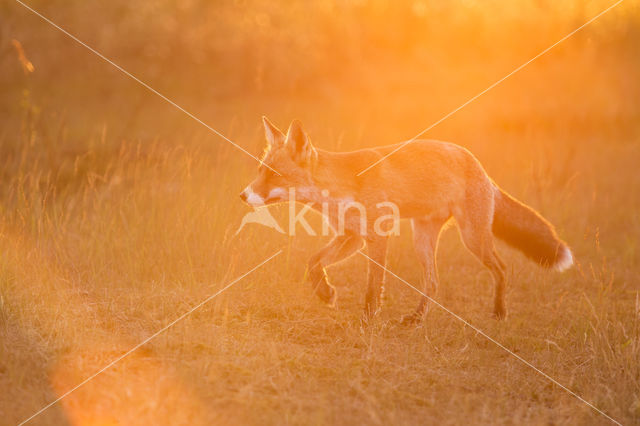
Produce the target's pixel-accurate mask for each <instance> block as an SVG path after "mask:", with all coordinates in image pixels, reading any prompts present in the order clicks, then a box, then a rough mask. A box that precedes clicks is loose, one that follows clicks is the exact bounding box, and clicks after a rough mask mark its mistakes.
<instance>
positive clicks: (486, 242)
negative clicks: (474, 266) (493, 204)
mask: <svg viewBox="0 0 640 426" xmlns="http://www.w3.org/2000/svg"><path fill="white" fill-rule="evenodd" d="M456 221H457V222H458V226H459V228H460V235H461V236H462V241H463V242H464V245H465V246H466V247H467V249H469V251H470V252H471V253H473V254H474V255H475V256H476V257H477V258H478V259H479V260H480V262H482V264H483V265H484V266H485V267H486V268H487V269H489V271H490V272H491V275H492V276H493V280H494V282H495V294H494V306H493V313H494V315H495V316H496V318H497V319H504V318H506V316H507V309H506V303H505V290H506V285H507V281H506V273H505V272H506V267H505V264H504V262H503V261H502V259H500V257H499V256H498V252H497V251H496V248H495V246H494V240H493V232H492V230H491V219H490V216H488V215H474V216H473V217H463V218H459V217H456Z"/></svg>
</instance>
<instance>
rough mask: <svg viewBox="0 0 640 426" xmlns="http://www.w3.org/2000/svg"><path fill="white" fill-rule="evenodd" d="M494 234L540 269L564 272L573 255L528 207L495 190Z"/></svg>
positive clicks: (569, 265) (500, 190) (571, 262)
mask: <svg viewBox="0 0 640 426" xmlns="http://www.w3.org/2000/svg"><path fill="white" fill-rule="evenodd" d="M494 199H495V210H494V214H493V234H494V235H495V236H496V237H498V238H499V239H501V240H503V241H504V242H506V243H507V244H509V245H510V246H512V247H514V248H516V249H518V250H520V251H521V252H522V253H524V255H525V256H527V257H528V258H529V259H531V260H533V261H534V262H537V263H538V264H540V265H541V266H543V267H547V268H554V269H556V270H558V271H564V270H565V269H568V268H569V267H571V265H573V255H572V254H571V250H570V249H569V246H568V245H567V243H565V242H564V241H562V240H561V239H560V238H559V237H558V234H556V231H555V229H554V227H553V225H551V223H549V222H548V221H547V220H546V219H545V218H543V217H542V216H541V215H540V214H539V213H538V212H536V211H535V210H534V209H532V208H531V207H529V206H527V205H525V204H523V203H521V202H520V201H518V200H516V199H515V198H513V197H512V196H510V195H509V194H507V193H506V192H504V191H503V190H502V189H500V188H498V187H497V186H496V187H495V198H494Z"/></svg>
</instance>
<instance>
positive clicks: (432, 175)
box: [240, 116, 573, 324]
mask: <svg viewBox="0 0 640 426" xmlns="http://www.w3.org/2000/svg"><path fill="white" fill-rule="evenodd" d="M262 122H263V125H264V131H265V138H266V141H267V145H266V148H265V150H264V154H263V156H262V159H261V161H260V164H259V166H258V171H257V176H256V177H255V179H254V180H253V181H252V182H251V183H249V185H247V186H246V188H244V190H243V191H242V192H241V193H240V198H241V199H242V201H244V202H245V203H247V204H249V205H250V206H252V207H258V206H264V205H270V204H275V203H285V202H288V201H292V200H290V198H291V197H290V194H292V190H295V195H296V199H295V201H296V202H302V203H305V204H307V205H309V206H310V207H311V208H313V209H315V210H318V211H321V210H322V211H321V213H322V214H323V216H328V217H326V220H327V221H328V222H329V223H330V224H331V226H332V227H333V228H334V231H335V230H336V229H338V225H339V223H338V221H339V218H338V217H337V216H338V212H339V211H344V209H343V208H341V207H343V204H344V203H345V202H347V203H351V202H357V203H358V204H359V205H361V206H364V212H365V213H367V216H366V221H365V223H364V225H363V224H362V221H357V220H354V217H355V215H358V214H360V213H362V212H352V214H351V216H350V217H349V216H348V215H347V216H348V217H347V218H346V219H344V220H343V223H342V224H341V225H342V226H341V229H340V232H334V234H335V235H334V237H333V239H332V240H331V241H330V242H329V243H328V244H327V245H326V246H325V247H323V248H322V249H320V250H319V251H318V252H317V253H315V254H313V255H312V256H311V257H310V258H309V261H308V263H307V272H306V274H305V280H306V281H307V282H308V284H310V287H311V289H312V290H313V292H314V293H315V294H316V295H317V296H318V297H319V298H320V299H321V300H322V301H323V302H325V303H326V304H327V305H329V306H332V307H333V306H335V303H336V299H337V291H336V288H335V287H334V286H333V285H332V284H331V281H330V280H329V276H328V274H327V268H328V267H329V266H331V265H334V264H336V263H338V262H342V261H344V260H346V259H348V258H349V257H351V256H352V255H354V254H355V253H356V252H358V251H360V250H362V249H364V248H365V247H366V250H367V257H368V274H367V275H368V277H367V291H366V295H365V301H364V319H367V320H368V319H371V318H373V317H374V316H375V315H377V313H378V312H379V310H380V307H381V301H382V295H383V291H384V283H385V271H386V258H387V246H388V240H389V233H385V232H373V230H374V227H375V226H377V225H379V223H378V224H376V223H375V221H376V219H378V218H379V216H380V211H379V209H378V208H377V206H379V205H380V203H383V202H387V203H393V205H395V206H397V210H398V213H399V217H400V219H408V220H410V221H411V227H412V231H413V243H414V246H415V251H416V253H417V255H418V258H419V261H420V264H421V267H422V273H421V288H422V289H423V291H421V294H422V295H421V298H420V301H419V304H418V307H417V308H416V309H415V311H413V312H412V313H410V314H408V315H405V316H404V317H403V318H402V319H401V322H402V323H404V324H412V323H413V324H415V323H420V322H422V321H423V320H424V318H425V316H426V314H427V312H428V310H429V306H430V301H431V300H435V299H434V297H435V296H436V293H437V289H438V286H439V277H438V268H437V265H436V255H437V250H438V240H439V237H440V234H441V232H442V229H443V228H444V227H445V225H447V224H448V223H449V222H454V223H455V224H456V226H457V227H458V230H459V234H460V237H461V239H462V242H463V244H464V246H465V247H466V248H467V249H468V251H470V252H471V253H472V254H473V255H474V256H475V257H476V258H477V259H478V260H479V261H480V263H481V264H482V265H484V266H485V267H486V268H487V269H488V270H489V272H490V273H491V275H492V277H493V281H494V295H493V315H494V317H495V318H496V319H504V318H506V316H507V308H506V301H505V293H506V288H507V277H506V265H505V263H504V262H503V261H502V259H501V258H500V256H499V255H498V252H497V251H496V247H495V244H494V243H495V241H494V238H498V239H500V240H502V241H504V242H506V243H507V244H508V245H510V246H511V247H513V248H515V249H517V250H519V251H521V252H522V253H523V254H524V255H525V256H526V257H528V258H529V259H530V260H532V261H534V262H535V263H537V264H538V265H539V266H541V267H545V268H554V269H556V270H557V271H560V272H561V271H564V270H566V269H568V268H569V267H571V265H572V264H573V255H572V252H571V249H570V248H569V246H568V245H567V243H565V242H564V241H563V240H561V239H560V238H559V236H558V234H557V232H556V230H555V228H554V227H553V225H552V224H551V223H550V222H549V221H547V220H546V219H545V218H544V217H542V215H541V214H540V213H538V212H537V211H536V210H534V209H533V208H531V207H529V206H527V205H526V204H524V203H522V202H520V201H518V200H517V199H515V198H514V197H512V196H511V195H509V194H508V193H507V192H505V191H504V190H503V189H501V188H500V187H499V186H498V185H497V184H496V183H495V182H494V181H493V180H492V179H491V178H490V177H489V175H488V174H487V173H486V171H485V170H484V168H483V167H482V165H481V164H480V162H479V161H478V159H477V158H476V157H475V156H474V155H473V154H472V153H471V152H470V151H469V150H467V149H466V148H464V147H462V146H459V145H456V144H453V143H449V142H442V141H437V140H422V139H420V140H413V141H411V142H410V143H408V144H406V146H403V147H402V149H399V150H397V152H395V150H396V149H397V148H398V146H399V145H400V144H393V145H386V146H380V147H375V148H366V149H360V150H356V151H351V152H332V151H325V150H322V149H319V148H316V147H315V146H314V145H313V144H312V143H311V139H310V138H309V135H308V134H307V133H306V132H305V130H304V129H303V126H302V123H301V122H300V121H299V120H293V121H292V122H291V124H290V125H289V128H288V130H287V133H286V134H284V133H283V132H282V131H281V130H280V129H278V128H277V127H276V126H275V125H274V124H272V123H271V122H270V121H269V120H268V119H267V118H266V117H264V116H263V117H262ZM392 151H393V152H394V153H393V155H390V156H389V157H388V158H385V156H386V155H388V154H389V153H391V152H392ZM383 158H384V161H381V162H380V163H379V164H377V165H376V167H374V168H371V169H370V170H368V171H367V172H366V173H363V174H361V175H357V173H358V172H359V171H360V170H363V169H365V168H366V167H368V166H369V165H371V164H373V163H375V162H378V161H379V160H381V159H383ZM327 206H328V207H327ZM389 226H391V225H390V224H388V226H387V228H388V227H389ZM377 227H378V228H380V226H377ZM376 231H380V229H376Z"/></svg>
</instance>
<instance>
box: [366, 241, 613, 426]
mask: <svg viewBox="0 0 640 426" xmlns="http://www.w3.org/2000/svg"><path fill="white" fill-rule="evenodd" d="M358 253H360V254H361V255H363V256H364V257H366V258H367V259H369V260H370V261H371V262H373V263H375V264H376V265H378V266H379V267H380V268H382V269H383V270H385V271H386V272H388V273H390V274H391V275H393V276H394V277H396V278H397V279H398V280H400V281H401V282H402V283H404V284H406V285H407V286H409V287H411V288H412V289H414V290H415V291H417V292H418V293H420V294H421V295H422V296H424V297H426V298H427V299H429V301H430V302H432V303H433V304H435V305H437V306H438V307H439V308H441V309H442V310H444V311H445V312H447V313H448V314H450V315H452V316H453V317H454V318H456V319H457V320H459V321H461V322H462V323H464V324H465V325H466V326H467V327H469V328H471V329H473V330H474V331H475V332H476V333H478V334H480V335H482V336H483V337H484V338H486V339H487V340H489V341H490V342H493V343H494V344H496V345H497V346H498V347H499V348H500V349H503V350H504V351H506V352H507V353H509V354H510V355H512V356H514V357H515V358H516V359H517V360H518V361H520V362H522V363H523V364H524V365H526V366H527V367H529V368H531V369H533V370H535V371H536V372H537V373H539V374H541V375H542V376H543V377H545V378H546V379H547V380H549V381H550V382H552V383H553V384H555V385H557V386H559V387H560V388H562V389H564V390H565V391H566V392H568V393H569V394H571V395H573V396H574V397H576V398H577V399H578V400H580V401H582V402H584V403H585V404H586V405H588V406H589V407H591V408H593V409H594V410H595V411H597V412H598V413H599V414H601V415H603V416H604V417H606V418H607V419H609V420H611V421H612V422H613V423H615V424H617V425H620V426H622V424H621V423H620V422H618V421H617V420H615V419H613V418H612V417H611V416H609V415H608V414H607V413H605V412H604V411H602V410H600V409H599V408H598V407H596V406H595V405H593V404H592V403H590V402H589V401H587V400H586V399H584V398H583V397H581V396H580V395H578V394H577V393H575V392H574V391H572V390H571V389H569V388H568V387H566V386H564V385H563V384H561V383H560V382H558V381H557V380H556V379H554V378H553V377H551V376H549V375H548V374H547V373H545V372H544V371H542V370H540V369H539V368H537V367H536V366H535V365H533V364H531V363H530V362H529V361H527V360H526V359H524V358H522V357H521V356H520V355H518V354H516V353H515V352H513V351H511V350H510V349H509V348H507V347H506V346H504V345H503V344H502V343H500V342H498V341H497V340H495V339H494V338H493V337H491V336H489V335H488V334H487V333H485V332H484V331H482V330H480V329H479V328H478V327H476V326H474V325H473V324H471V323H469V321H467V320H465V319H464V318H462V317H461V316H459V315H458V314H456V313H454V312H452V311H451V310H449V309H447V308H446V307H444V306H443V305H442V304H440V303H438V302H437V301H436V300H434V299H433V298H431V297H429V296H427V295H426V294H424V293H423V292H422V291H420V290H418V289H417V288H415V287H414V286H413V285H411V284H410V283H409V282H408V281H406V280H405V279H404V278H402V277H400V276H399V275H397V274H395V273H394V272H393V271H391V270H390V269H388V268H387V267H385V266H383V265H381V264H380V263H378V262H376V261H375V260H373V259H372V258H371V257H369V256H368V255H367V254H365V253H364V252H362V250H358Z"/></svg>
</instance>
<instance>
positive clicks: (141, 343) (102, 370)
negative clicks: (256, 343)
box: [20, 249, 282, 425]
mask: <svg viewBox="0 0 640 426" xmlns="http://www.w3.org/2000/svg"><path fill="white" fill-rule="evenodd" d="M280 253H282V249H280V250H278V251H277V252H276V253H274V254H272V255H271V256H270V257H268V258H267V259H265V260H263V261H262V262H260V263H259V264H258V265H256V266H254V267H253V268H251V269H250V270H249V271H247V272H245V273H244V274H242V275H240V276H239V277H238V278H236V279H235V280H233V281H231V282H230V283H229V284H227V285H226V286H224V287H223V288H222V289H221V290H218V291H217V292H216V293H214V294H212V295H211V296H209V297H207V298H206V299H204V300H203V301H202V302H200V303H198V304H197V305H196V306H194V307H193V308H191V309H189V310H188V311H187V312H185V313H184V314H182V315H180V316H179V317H178V318H176V319H175V320H173V321H171V322H170V323H169V324H167V325H166V326H164V327H162V328H161V329H160V330H158V331H156V332H155V333H153V334H152V335H151V336H149V337H147V338H146V339H144V340H143V341H142V342H140V343H138V344H137V345H135V346H134V347H133V348H131V349H129V350H128V351H127V352H125V353H124V354H122V355H120V356H119V357H118V358H116V359H114V360H113V361H111V362H110V363H109V364H107V365H106V366H104V367H103V368H102V369H100V370H98V371H97V372H95V373H94V374H92V375H91V376H89V377H87V378H86V379H84V380H83V381H82V382H80V383H79V384H78V385H76V386H75V387H73V388H71V389H70V390H68V391H67V392H65V393H64V394H62V395H61V396H60V397H59V398H58V399H56V400H55V401H52V402H50V403H49V404H47V405H46V406H44V407H42V408H41V409H40V410H39V411H38V412H36V413H35V414H33V415H32V416H31V417H29V418H27V419H25V420H23V421H22V422H20V425H23V424H25V423H27V422H29V421H31V420H32V419H33V418H34V417H36V416H38V415H39V414H41V413H42V412H43V411H45V410H47V409H48V408H50V407H51V406H53V405H54V404H56V403H57V402H59V401H60V400H61V399H63V398H65V397H67V396H68V395H69V394H70V393H71V392H73V391H75V390H76V389H78V388H79V387H81V386H83V385H84V384H86V383H87V382H89V381H91V380H92V379H94V378H95V377H96V376H98V375H100V374H101V373H102V372H104V371H105V370H107V369H109V368H111V367H112V366H113V365H115V364H116V363H118V362H119V361H121V360H122V359H123V358H125V357H126V356H128V355H130V354H131V353H132V352H134V351H135V350H136V349H138V348H140V347H141V346H143V345H145V344H146V343H148V342H149V341H150V340H151V339H153V338H155V337H156V336H158V335H159V334H160V333H162V332H164V331H166V330H167V329H168V328H170V327H172V326H173V325H175V324H176V323H177V322H179V321H181V320H182V319H184V318H185V317H187V316H189V315H191V314H192V313H193V312H194V311H196V310H197V309H199V308H200V307H202V305H204V304H205V303H207V302H209V301H210V300H211V299H213V298H215V297H216V296H218V295H219V294H221V293H222V292H223V291H225V290H227V289H228V288H229V287H231V286H232V285H234V284H236V283H237V282H238V281H240V280H242V279H243V278H244V277H246V276H247V275H249V274H251V273H252V272H253V271H255V270H256V269H258V268H260V267H261V266H263V265H264V264H265V263H267V262H269V261H270V260H271V259H273V258H274V257H276V256H277V255H279V254H280Z"/></svg>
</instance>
